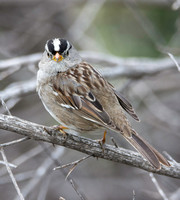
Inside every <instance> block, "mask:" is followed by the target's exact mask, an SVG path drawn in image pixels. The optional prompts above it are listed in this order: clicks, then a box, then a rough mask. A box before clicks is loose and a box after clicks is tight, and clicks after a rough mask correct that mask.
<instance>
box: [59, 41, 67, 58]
mask: <svg viewBox="0 0 180 200" xmlns="http://www.w3.org/2000/svg"><path fill="white" fill-rule="evenodd" d="M60 41H61V43H60V50H59V53H60V54H62V53H63V52H64V51H66V49H67V40H65V39H60Z"/></svg>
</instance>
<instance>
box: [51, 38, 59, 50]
mask: <svg viewBox="0 0 180 200" xmlns="http://www.w3.org/2000/svg"><path fill="white" fill-rule="evenodd" d="M60 44H61V41H60V40H59V39H57V38H55V39H54V40H53V45H54V50H55V51H59V50H60Z"/></svg>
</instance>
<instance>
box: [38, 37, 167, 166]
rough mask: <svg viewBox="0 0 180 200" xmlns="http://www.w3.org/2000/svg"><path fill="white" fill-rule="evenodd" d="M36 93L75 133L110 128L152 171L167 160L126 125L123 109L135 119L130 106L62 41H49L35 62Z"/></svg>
mask: <svg viewBox="0 0 180 200" xmlns="http://www.w3.org/2000/svg"><path fill="white" fill-rule="evenodd" d="M37 91H38V94H39V96H40V98H41V100H42V102H43V104H44V106H45V108H46V110H47V111H48V112H49V113H50V114H51V115H52V117H53V118H54V119H55V120H56V121H57V122H59V123H60V124H61V125H64V126H67V127H68V128H70V129H72V130H75V131H77V132H82V133H83V132H90V131H91V132H92V131H97V130H99V129H102V128H103V129H111V130H113V131H115V132H117V133H120V134H122V135H123V136H124V138H125V139H126V140H127V141H128V142H129V143H130V144H131V145H132V146H133V147H134V148H135V149H137V150H138V151H139V152H140V153H141V154H142V155H143V156H144V157H145V158H146V159H147V160H148V161H149V162H150V163H151V164H152V165H153V166H154V167H155V168H157V169H160V168H161V165H160V163H162V164H164V165H166V166H169V165H170V164H169V163H168V161H167V160H166V159H165V158H164V157H163V156H162V155H161V154H160V153H159V152H158V151H157V150H156V149H154V148H153V147H152V146H151V145H150V144H148V143H147V142H146V141H145V140H144V139H142V138H141V137H140V136H139V135H138V134H137V133H136V132H135V131H134V130H133V129H132V127H131V125H130V124H129V122H128V120H127V118H126V116H125V114H124V112H123V109H124V110H125V111H126V112H127V113H129V114H130V115H131V116H132V117H133V118H134V119H136V120H138V117H137V115H136V114H135V112H134V109H133V108H132V105H131V104H130V103H129V102H128V101H127V100H126V99H125V98H124V97H123V96H122V95H121V94H120V93H118V92H117V91H116V90H115V89H114V87H113V86H112V85H111V84H110V83H108V81H106V80H105V79H104V78H103V77H102V76H101V75H100V74H99V73H98V72H97V71H96V70H95V69H94V68H93V67H92V66H91V65H90V64H88V63H86V62H84V61H83V60H82V58H81V57H80V55H79V54H78V52H77V51H76V50H75V48H74V47H73V46H72V45H71V44H70V43H69V42H68V41H67V40H65V39H59V38H55V39H51V40H48V41H47V43H46V45H45V51H44V53H43V56H42V58H41V61H40V62H39V71H38V74H37Z"/></svg>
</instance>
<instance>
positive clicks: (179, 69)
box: [167, 53, 180, 71]
mask: <svg viewBox="0 0 180 200" xmlns="http://www.w3.org/2000/svg"><path fill="white" fill-rule="evenodd" d="M167 54H168V56H169V57H170V58H171V59H172V61H173V62H174V64H175V65H176V67H177V68H178V71H180V66H179V64H178V62H177V60H176V59H175V57H174V56H173V55H172V54H171V53H167Z"/></svg>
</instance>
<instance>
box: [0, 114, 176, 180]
mask: <svg viewBox="0 0 180 200" xmlns="http://www.w3.org/2000/svg"><path fill="white" fill-rule="evenodd" d="M0 128H1V129H4V130H9V131H13V132H16V133H18V134H21V135H24V136H28V137H30V138H32V139H34V140H41V141H45V142H49V143H52V144H57V145H61V146H65V147H67V148H70V149H74V150H77V151H80V152H83V153H86V154H88V155H93V156H95V157H99V158H103V159H107V160H111V161H114V162H121V163H124V164H128V165H131V166H134V167H138V168H141V169H144V170H146V171H149V172H153V173H157V174H161V175H165V176H170V177H174V178H180V167H179V165H175V164H174V163H172V162H170V163H171V166H170V167H166V166H162V168H161V169H160V170H156V169H155V168H154V167H152V166H151V165H150V164H149V162H148V161H146V160H145V159H143V158H142V156H141V155H140V154H139V153H137V152H134V151H130V150H126V149H123V148H115V147H113V146H112V145H107V144H106V145H105V147H104V151H102V148H101V146H100V145H99V143H97V142H96V141H94V140H91V139H88V138H84V137H79V136H76V135H72V134H67V138H64V136H63V135H61V134H60V133H59V131H57V130H54V128H52V127H46V129H47V130H48V132H49V133H50V134H52V136H51V135H50V134H48V133H47V132H46V131H45V129H44V126H41V125H38V124H35V123H32V122H29V121H25V120H22V119H19V118H17V117H13V116H7V115H0ZM53 135H57V136H56V137H53Z"/></svg>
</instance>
